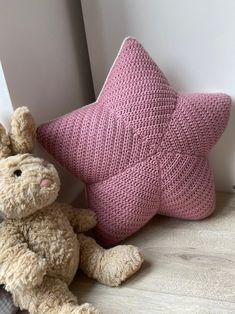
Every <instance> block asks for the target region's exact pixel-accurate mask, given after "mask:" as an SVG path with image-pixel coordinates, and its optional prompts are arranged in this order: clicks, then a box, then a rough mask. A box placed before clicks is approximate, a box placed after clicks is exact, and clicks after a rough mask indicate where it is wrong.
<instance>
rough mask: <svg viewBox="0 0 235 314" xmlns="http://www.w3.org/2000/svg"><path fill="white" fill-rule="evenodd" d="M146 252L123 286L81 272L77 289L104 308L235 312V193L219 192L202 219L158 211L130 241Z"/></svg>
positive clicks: (122, 312)
mask: <svg viewBox="0 0 235 314" xmlns="http://www.w3.org/2000/svg"><path fill="white" fill-rule="evenodd" d="M126 242H127V243H130V244H134V245H137V246H139V247H140V248H141V249H142V251H143V253H144V256H145V260H146V261H145V263H144V265H143V267H142V269H141V270H140V271H139V272H138V274H136V275H135V276H134V277H133V278H131V279H130V280H129V281H127V282H126V283H125V284H123V285H122V286H121V287H120V288H108V287H105V286H102V285H100V284H99V283H97V282H95V281H93V280H89V279H87V278H85V277H84V276H83V275H81V274H79V275H78V276H77V277H76V279H75V281H74V282H73V284H72V287H71V289H72V290H73V292H74V293H75V294H76V295H77V296H78V297H79V300H80V302H90V303H93V304H94V305H95V306H96V307H97V308H99V309H100V310H101V312H102V313H103V314H114V313H115V314H140V313H141V314H158V313H159V314H168V313H180V314H184V313H190V314H197V313H198V314H199V313H200V314H222V313H226V314H227V313H233V314H234V313H235V196H234V195H229V194H218V196H217V210H216V212H215V213H214V215H213V216H212V217H210V218H208V219H206V220H203V221H200V222H189V221H182V220H177V219H172V218H167V217H161V216H157V217H156V218H154V219H153V220H152V221H151V222H150V223H149V224H148V225H147V226H146V227H145V228H143V229H142V230H141V231H139V232H138V233H137V234H136V235H134V236H133V237H132V238H130V239H128V241H126Z"/></svg>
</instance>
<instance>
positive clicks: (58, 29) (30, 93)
mask: <svg viewBox="0 0 235 314" xmlns="http://www.w3.org/2000/svg"><path fill="white" fill-rule="evenodd" d="M0 60H1V61H2V65H3V68H4V72H5V76H6V81H7V83H8V87H9V91H10V95H11V99H12V102H13V105H14V107H18V106H22V105H25V106H28V107H29V108H30V109H31V111H32V113H33V115H34V117H35V118H36V121H37V122H38V123H41V122H43V121H45V120H49V119H52V118H54V117H56V116H58V115H62V114H63V113H67V112H69V111H71V110H74V109H76V108H77V107H78V106H79V105H80V106H81V105H84V104H86V103H89V102H90V101H92V100H93V87H92V80H91V75H90V66H89V58H88V54H87V46H86V39H85V33H84V25H83V19H82V12H81V4H80V1H77V0H69V1H67V0H49V1H48V0H40V1H37V0H20V1H19V0H7V1H6V0H0ZM0 109H1V108H0ZM0 111H1V110H0ZM0 120H1V117H0ZM40 153H41V152H40ZM44 156H45V153H44ZM48 158H49V157H48ZM56 165H57V167H58V168H59V170H60V173H61V177H62V182H63V185H62V190H63V193H62V194H63V198H64V199H66V200H68V201H72V200H73V199H74V198H75V197H76V195H77V193H78V191H79V190H80V187H81V185H80V184H78V179H74V178H73V177H72V176H71V175H69V174H68V173H67V172H66V171H65V170H63V169H62V168H61V167H59V165H58V164H57V163H56Z"/></svg>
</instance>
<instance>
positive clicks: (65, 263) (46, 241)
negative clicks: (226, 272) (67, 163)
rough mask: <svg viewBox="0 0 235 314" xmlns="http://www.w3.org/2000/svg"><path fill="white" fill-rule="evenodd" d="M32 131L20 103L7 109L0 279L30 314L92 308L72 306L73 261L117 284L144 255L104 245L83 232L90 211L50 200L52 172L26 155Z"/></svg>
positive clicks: (2, 141) (0, 172) (1, 132)
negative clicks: (10, 113)
mask: <svg viewBox="0 0 235 314" xmlns="http://www.w3.org/2000/svg"><path fill="white" fill-rule="evenodd" d="M35 133H36V127H35V124H34V121H33V118H32V116H31V114H30V112H29V111H28V109H27V108H26V107H21V108H18V109H17V110H16V111H15V112H14V115H13V118H12V124H11V132H10V133H9V134H7V132H6V131H5V129H4V128H3V126H1V125H0V158H1V159H0V214H1V217H2V218H3V219H4V221H3V222H2V223H1V225H0V284H4V285H5V287H6V289H7V290H8V291H10V292H11V293H12V295H13V299H14V302H15V304H16V305H17V306H19V307H20V308H21V309H27V310H28V311H29V312H30V313H31V314H33V313H38V314H44V313H50V314H57V313H58V314H77V313H84V314H85V313H98V311H97V310H96V309H95V308H94V307H93V306H91V305H90V304H87V303H86V304H83V305H78V304H77V299H76V297H75V296H74V295H73V294H72V293H71V292H70V291H69V289H68V285H69V284H70V283H71V281H72V280H73V278H74V275H75V273H76V271H77V268H78V266H79V267H80V268H81V269H82V270H83V272H84V273H85V274H87V275H88V276H89V277H92V278H95V279H97V280H98V281H99V282H101V283H103V284H105V285H108V286H118V285H119V284H120V283H121V282H122V281H124V280H126V279H127V278H128V277H130V276H131V275H132V274H134V273H135V272H136V271H137V270H138V269H139V268H140V266H141V264H142V262H143V258H142V256H141V254H140V252H139V250H138V249H137V248H136V247H133V246H125V245H123V246H116V247H114V248H112V249H109V250H104V249H103V248H102V247H100V246H99V245H98V244H97V243H96V242H95V240H93V239H92V238H90V237H88V236H86V235H84V234H82V232H85V231H87V230H89V229H91V228H93V227H94V226H95V224H96V220H95V216H94V213H93V212H92V211H90V210H88V209H75V208H72V207H71V206H68V205H65V204H60V203H56V202H55V200H56V198H57V195H58V192H59V189H60V181H59V176H58V173H57V171H56V169H55V168H54V166H53V165H51V164H49V163H48V162H46V161H45V160H43V159H40V158H35V157H33V156H32V155H31V154H30V152H31V151H32V149H33V146H34V138H35Z"/></svg>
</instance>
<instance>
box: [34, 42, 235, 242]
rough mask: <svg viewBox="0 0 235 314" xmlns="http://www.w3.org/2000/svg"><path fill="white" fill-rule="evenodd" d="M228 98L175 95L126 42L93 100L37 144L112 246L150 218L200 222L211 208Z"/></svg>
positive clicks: (50, 126) (54, 124)
mask: <svg viewBox="0 0 235 314" xmlns="http://www.w3.org/2000/svg"><path fill="white" fill-rule="evenodd" d="M230 107H231V99H230V97H229V96H227V95H226V94H222V93H215V94H205V93H192V94H189V93H177V92H176V91H174V89H173V88H172V87H171V86H170V84H169V82H168V80H167V79H166V77H165V76H164V74H163V73H162V71H161V70H160V69H159V67H158V66H157V65H156V63H155V62H154V61H153V60H152V58H151V57H150V56H149V55H148V53H147V52H146V51H145V50H144V48H143V47H142V45H141V44H140V43H139V42H138V41H137V40H135V39H134V38H130V37H129V38H127V39H126V40H125V41H124V42H123V44H122V46H121V49H120V51H119V54H118V56H117V58H116V59H115V62H114V64H113V66H112V67H111V70H110V72H109V74H108V76H107V79H106V81H105V83H104V86H103V88H102V90H101V93H100V95H99V97H98V99H97V101H96V102H95V103H93V104H90V105H88V106H85V107H83V108H81V109H78V110H75V111H73V112H71V113H69V114H67V115H65V116H63V117H59V118H58V119H56V120H54V121H51V122H48V123H45V124H43V125H41V126H40V127H39V129H38V140H39V142H41V144H42V145H43V146H44V147H45V148H46V149H47V150H48V151H49V152H50V153H51V154H52V155H53V156H54V157H55V158H56V159H57V160H58V161H59V162H60V163H61V164H62V165H63V166H65V167H66V168H67V169H68V170H70V171H71V172H72V173H73V174H74V175H76V176H78V177H79V178H81V179H82V180H83V181H84V182H85V183H86V185H87V196H88V202H89V206H90V208H91V209H93V210H94V211H95V212H96V214H97V220H98V225H97V228H96V234H97V237H98V239H100V242H102V243H103V244H106V245H112V244H114V243H117V242H119V241H121V240H123V239H125V238H127V237H128V236H130V235H131V234H133V233H134V232H135V231H137V230H138V229H140V228H141V227H142V226H143V225H144V224H146V223H147V222H148V221H149V220H150V219H151V218H152V217H153V216H154V215H156V214H162V215H168V216H172V217H178V218H183V219H202V218H205V217H207V216H208V215H210V214H211V213H212V212H213V210H214V207H215V188H214V180H213V174H212V171H211V168H210V166H209V163H208V160H207V154H208V152H209V151H210V149H211V148H212V147H213V145H215V143H216V142H217V141H218V139H219V137H220V136H221V134H222V133H223V131H224V129H225V127H226V125H227V122H228V118H229V114H230Z"/></svg>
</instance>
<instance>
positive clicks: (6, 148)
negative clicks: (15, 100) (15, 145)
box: [0, 123, 11, 158]
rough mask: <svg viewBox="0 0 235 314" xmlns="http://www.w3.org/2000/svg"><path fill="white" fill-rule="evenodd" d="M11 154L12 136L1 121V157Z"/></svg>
mask: <svg viewBox="0 0 235 314" xmlns="http://www.w3.org/2000/svg"><path fill="white" fill-rule="evenodd" d="M10 155H11V149H10V138H9V136H8V135H7V132H6V130H5V128H4V127H3V125H2V124H1V123H0V158H5V157H8V156H10Z"/></svg>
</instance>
